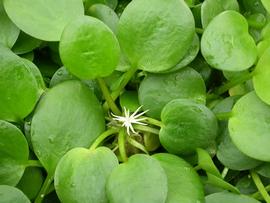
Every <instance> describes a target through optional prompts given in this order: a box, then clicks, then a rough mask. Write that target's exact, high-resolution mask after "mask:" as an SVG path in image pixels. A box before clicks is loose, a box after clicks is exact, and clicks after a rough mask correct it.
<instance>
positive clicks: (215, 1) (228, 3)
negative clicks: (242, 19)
mask: <svg viewBox="0 0 270 203" xmlns="http://www.w3.org/2000/svg"><path fill="white" fill-rule="evenodd" d="M226 10H235V11H238V10H239V5H238V2H237V0H205V1H204V2H203V3H202V7H201V21H202V26H203V28H206V27H207V25H208V24H209V23H210V22H211V20H213V18H214V17H216V16H217V15H218V14H220V13H222V12H223V11H226Z"/></svg>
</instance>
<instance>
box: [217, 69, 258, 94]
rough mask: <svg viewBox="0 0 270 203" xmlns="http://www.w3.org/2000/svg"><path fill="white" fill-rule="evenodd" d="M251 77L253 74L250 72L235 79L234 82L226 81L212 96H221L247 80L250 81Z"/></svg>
mask: <svg viewBox="0 0 270 203" xmlns="http://www.w3.org/2000/svg"><path fill="white" fill-rule="evenodd" d="M253 75H254V72H251V73H247V74H244V75H242V76H241V77H238V78H235V79H234V80H231V81H228V82H227V83H225V84H224V85H222V86H220V87H218V88H217V89H215V90H214V94H216V95H221V94H223V93H225V92H227V91H228V90H229V89H231V88H232V87H234V86H236V85H239V84H242V83H243V82H246V81H247V80H249V79H251V78H252V77H253Z"/></svg>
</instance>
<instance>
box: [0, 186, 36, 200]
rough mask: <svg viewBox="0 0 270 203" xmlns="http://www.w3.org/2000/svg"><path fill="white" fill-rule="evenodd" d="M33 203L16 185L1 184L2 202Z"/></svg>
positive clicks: (0, 198)
mask: <svg viewBox="0 0 270 203" xmlns="http://www.w3.org/2000/svg"><path fill="white" fill-rule="evenodd" d="M15 202H16V203H31V202H30V200H29V199H28V198H27V197H26V196H25V194H23V192H22V191H20V190H19V189H17V188H15V187H11V186H7V185H0V203H15Z"/></svg>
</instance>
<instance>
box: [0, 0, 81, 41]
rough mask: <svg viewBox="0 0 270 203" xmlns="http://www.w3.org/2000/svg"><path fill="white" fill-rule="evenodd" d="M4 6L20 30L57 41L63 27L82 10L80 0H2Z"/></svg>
mask: <svg viewBox="0 0 270 203" xmlns="http://www.w3.org/2000/svg"><path fill="white" fill-rule="evenodd" d="M4 7H5V10H6V12H7V14H8V16H9V17H10V18H11V20H12V21H13V22H14V23H15V24H16V25H17V26H18V27H19V28H20V29H21V30H22V31H24V32H25V33H27V34H29V35H31V36H33V37H35V38H37V39H42V40H45V41H59V40H60V36H61V34H62V32H63V29H64V27H65V26H66V25H67V24H68V23H69V22H70V21H71V20H73V19H75V18H76V17H79V16H83V11H84V9H83V2H82V0H69V1H68V3H67V1H66V0H57V1H55V0H46V1H44V0H18V1H13V0H4Z"/></svg>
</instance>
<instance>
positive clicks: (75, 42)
mask: <svg viewBox="0 0 270 203" xmlns="http://www.w3.org/2000/svg"><path fill="white" fill-rule="evenodd" d="M89 40H90V42H91V43H89ZM59 50H60V57H61V60H62V61H63V64H64V66H65V67H66V68H67V69H68V70H69V71H70V72H71V73H72V74H74V75H75V76H77V77H79V78H80V79H94V78H97V77H105V76H108V75H110V74H111V73H112V72H113V71H114V69H115V68H116V66H117V64H118V62H119V57H120V48H119V44H118V41H117V39H116V37H115V36H114V34H113V32H112V31H111V30H110V29H109V28H108V27H107V26H106V25H105V24H104V23H103V22H101V21H100V20H97V19H96V18H93V17H89V16H84V17H80V18H77V19H76V20H74V21H72V22H71V23H70V24H68V26H67V27H66V28H65V30H64V32H63V34H62V37H61V41H60V44H59ZM104 59H106V60H104Z"/></svg>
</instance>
